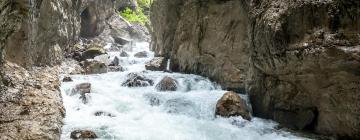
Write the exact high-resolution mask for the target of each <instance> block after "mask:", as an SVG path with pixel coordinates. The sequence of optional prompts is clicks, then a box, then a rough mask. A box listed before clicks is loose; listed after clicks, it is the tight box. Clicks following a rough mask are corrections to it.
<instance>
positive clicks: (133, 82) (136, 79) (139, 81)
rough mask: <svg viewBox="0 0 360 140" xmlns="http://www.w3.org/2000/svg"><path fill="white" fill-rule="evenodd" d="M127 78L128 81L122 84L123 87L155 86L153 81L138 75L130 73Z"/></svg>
mask: <svg viewBox="0 0 360 140" xmlns="http://www.w3.org/2000/svg"><path fill="white" fill-rule="evenodd" d="M127 77H128V79H127V80H126V81H125V82H124V83H123V84H122V86H127V87H146V86H152V85H154V82H153V81H152V80H151V79H148V78H146V77H145V76H143V75H140V74H137V73H130V74H128V76H127Z"/></svg>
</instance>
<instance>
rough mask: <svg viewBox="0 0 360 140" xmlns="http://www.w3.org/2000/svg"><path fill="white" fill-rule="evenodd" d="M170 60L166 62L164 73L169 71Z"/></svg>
mask: <svg viewBox="0 0 360 140" xmlns="http://www.w3.org/2000/svg"><path fill="white" fill-rule="evenodd" d="M170 62H171V61H170V59H168V60H167V64H166V71H170Z"/></svg>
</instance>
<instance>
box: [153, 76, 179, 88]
mask: <svg viewBox="0 0 360 140" xmlns="http://www.w3.org/2000/svg"><path fill="white" fill-rule="evenodd" d="M177 88H178V82H177V80H175V79H173V78H171V77H164V78H163V79H162V80H161V81H160V82H159V83H158V84H157V85H156V89H157V90H158V91H176V90H177Z"/></svg>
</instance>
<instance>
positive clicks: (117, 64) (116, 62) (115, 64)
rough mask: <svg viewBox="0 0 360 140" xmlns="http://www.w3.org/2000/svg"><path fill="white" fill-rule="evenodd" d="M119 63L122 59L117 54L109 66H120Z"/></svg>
mask: <svg viewBox="0 0 360 140" xmlns="http://www.w3.org/2000/svg"><path fill="white" fill-rule="evenodd" d="M119 64H120V59H119V58H118V57H117V56H115V58H114V60H113V61H111V63H110V64H109V66H119Z"/></svg>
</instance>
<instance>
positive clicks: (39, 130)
mask: <svg viewBox="0 0 360 140" xmlns="http://www.w3.org/2000/svg"><path fill="white" fill-rule="evenodd" d="M113 2H114V1H113V0H102V1H101V2H100V1H97V0H71V1H64V0H2V1H1V2H0V21H1V22H0V27H1V29H0V92H1V93H0V139H53V140H57V139H60V134H61V128H62V119H63V117H64V116H65V110H64V108H63V105H62V99H61V94H60V90H59V86H60V82H59V73H60V72H59V71H60V68H59V67H58V66H57V65H58V64H60V63H61V61H62V60H63V56H64V54H66V53H68V52H69V50H71V49H72V47H73V45H74V44H75V42H76V41H77V40H78V38H79V37H80V34H82V33H81V30H83V29H86V30H87V31H91V34H94V35H98V34H99V33H101V32H102V30H104V28H105V26H106V25H107V24H106V19H107V18H109V17H110V16H111V15H112V14H113V13H114V8H113V6H114V5H113ZM84 12H85V13H86V14H88V15H89V16H90V18H89V22H88V23H89V25H84V24H82V23H83V22H82V21H86V20H85V19H84V17H82V16H83V15H84V14H85V13H84Z"/></svg>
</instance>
